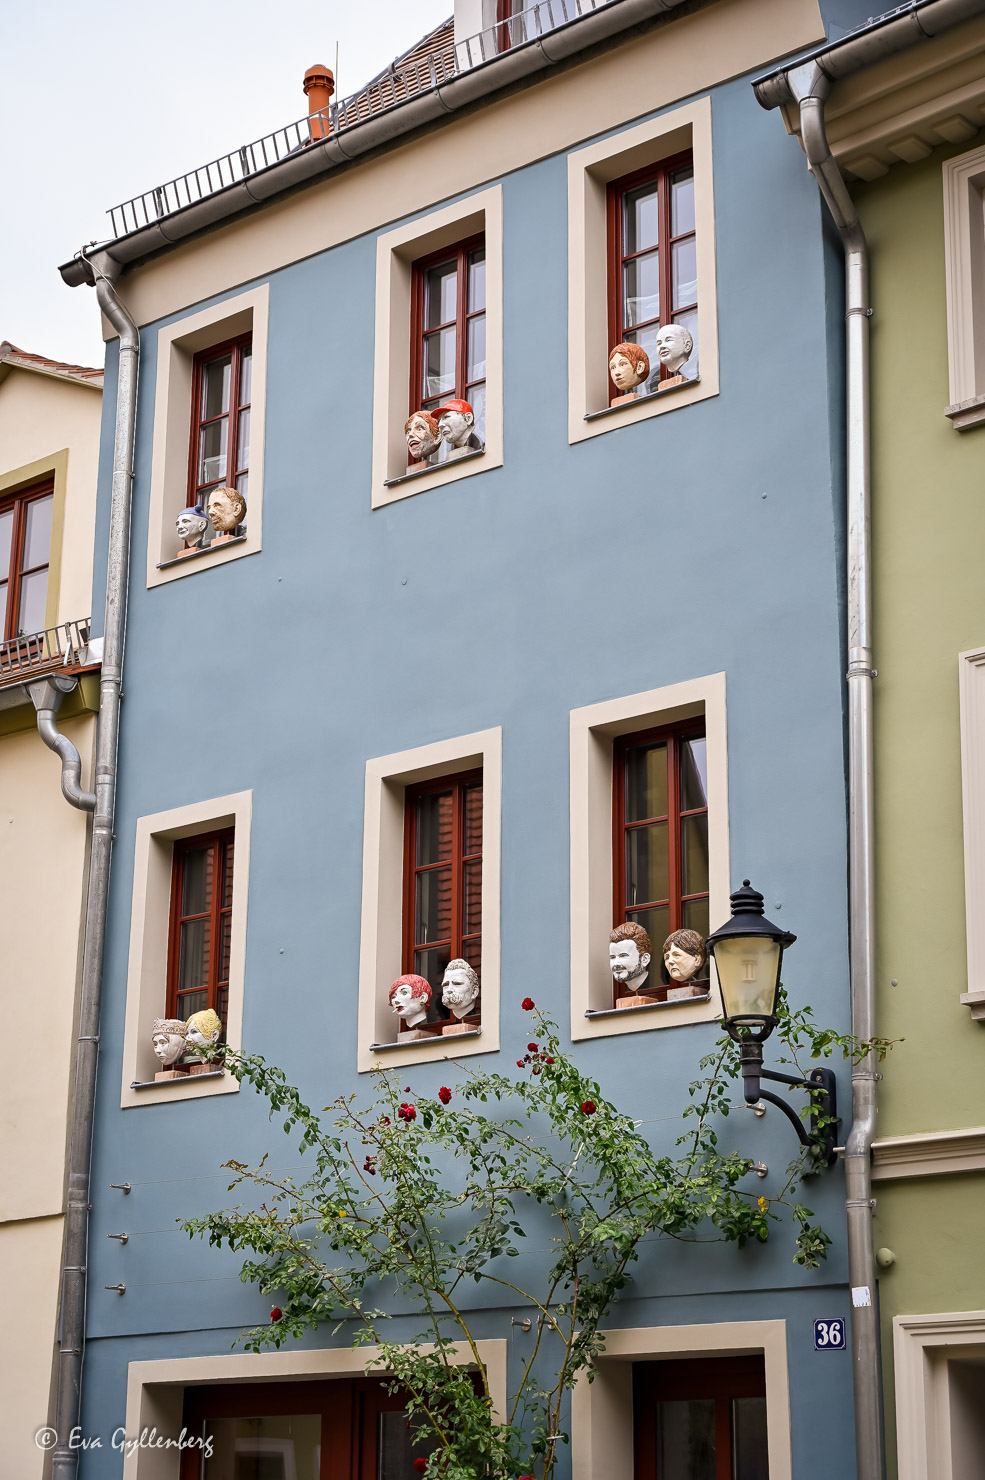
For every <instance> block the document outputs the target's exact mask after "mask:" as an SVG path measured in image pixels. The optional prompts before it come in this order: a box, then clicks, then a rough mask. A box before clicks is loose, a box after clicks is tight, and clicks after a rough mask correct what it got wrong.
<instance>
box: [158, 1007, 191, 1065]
mask: <svg viewBox="0 0 985 1480" xmlns="http://www.w3.org/2000/svg"><path fill="white" fill-rule="evenodd" d="M153 1042H154V1053H155V1054H156V1055H157V1057H158V1058H159V1059H160V1061H161V1064H162V1066H163V1067H164V1068H165V1069H169V1068H170V1067H171V1065H172V1064H173V1063H174V1062H175V1061H176V1060H177V1059H180V1058H181V1055H182V1054H183V1053H184V1051H185V1049H186V1048H187V1046H188V1045H187V1044H186V1042H185V1024H184V1023H183V1022H182V1021H181V1019H180V1018H155V1019H154V1033H153Z"/></svg>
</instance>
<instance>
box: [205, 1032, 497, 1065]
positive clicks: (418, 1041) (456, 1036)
mask: <svg viewBox="0 0 985 1480" xmlns="http://www.w3.org/2000/svg"><path fill="white" fill-rule="evenodd" d="M481 1032H482V1029H481V1028H469V1029H468V1030H467V1031H466V1032H465V1033H449V1034H447V1036H446V1035H445V1034H444V1033H435V1034H434V1036H433V1037H432V1038H415V1039H414V1040H413V1042H412V1043H401V1042H400V1040H399V1039H398V1040H397V1042H396V1043H371V1044H370V1045H369V1051H370V1053H388V1052H389V1051H390V1050H391V1049H394V1048H413V1049H418V1048H423V1049H424V1050H425V1052H426V1051H427V1050H428V1049H429V1048H430V1047H431V1045H432V1044H433V1043H447V1044H451V1043H458V1042H459V1041H460V1040H461V1039H463V1038H478V1037H479V1035H480V1034H481ZM203 1077H204V1076H203Z"/></svg>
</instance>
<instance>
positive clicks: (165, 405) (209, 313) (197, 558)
mask: <svg viewBox="0 0 985 1480" xmlns="http://www.w3.org/2000/svg"><path fill="white" fill-rule="evenodd" d="M268 301H269V289H268V285H267V284H266V283H262V284H261V285H260V286H259V287H256V288H251V289H250V290H249V291H248V292H245V293H237V294H235V295H234V297H232V298H225V299H223V301H222V302H221V303H214V304H212V305H211V306H210V307H209V308H205V309H202V310H200V312H198V313H193V314H186V315H185V316H184V317H183V318H180V319H177V320H176V321H175V322H174V323H171V324H164V325H162V326H161V328H159V329H158V331H157V380H156V385H155V392H154V435H153V443H152V451H151V479H150V512H149V519H148V530H147V586H148V589H150V588H151V587H154V586H161V585H165V584H166V583H167V582H168V581H174V580H178V579H179V578H180V577H182V576H187V575H192V574H194V573H195V572H196V571H201V570H205V569H211V568H212V567H213V566H215V565H225V563H226V561H228V560H238V559H240V558H241V557H242V556H244V555H254V554H256V553H257V551H259V550H260V548H261V540H262V534H263V447H264V421H265V411H266V395H267V320H268ZM247 332H251V333H252V336H253V385H252V397H253V399H252V403H251V413H250V491H249V498H248V505H249V507H248V512H247V524H246V537H245V538H244V539H242V540H237V541H236V542H235V543H233V544H223V545H218V546H215V547H213V548H210V549H208V550H206V551H203V553H202V554H201V555H189V556H187V557H186V558H185V559H184V560H179V561H178V563H177V564H174V565H167V566H166V568H165V569H164V570H161V569H159V566H160V565H162V564H164V563H166V562H168V561H171V560H173V559H174V557H175V556H176V555H177V553H178V550H179V548H180V543H179V541H178V540H177V537H176V535H175V531H174V521H175V518H176V517H177V515H178V513H179V512H180V510H182V509H183V508H185V507H186V506H187V502H188V457H189V438H190V435H191V423H192V380H193V371H194V362H195V356H196V355H198V354H200V353H201V352H202V350H206V349H211V348H212V347H213V346H214V345H217V344H222V343H223V342H224V341H225V340H227V339H235V338H237V337H238V336H239V335H241V334H246V333H247Z"/></svg>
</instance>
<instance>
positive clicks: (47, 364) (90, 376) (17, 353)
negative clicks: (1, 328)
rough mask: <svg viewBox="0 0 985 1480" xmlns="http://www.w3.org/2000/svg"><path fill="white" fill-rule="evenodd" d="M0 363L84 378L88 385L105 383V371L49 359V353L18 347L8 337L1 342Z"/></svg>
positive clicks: (74, 377)
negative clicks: (39, 352)
mask: <svg viewBox="0 0 985 1480" xmlns="http://www.w3.org/2000/svg"><path fill="white" fill-rule="evenodd" d="M0 364H7V365H20V366H21V367H22V368H23V369H25V370H43V371H47V372H48V374H50V375H64V376H66V377H67V378H68V379H69V380H84V381H85V382H86V383H87V384H88V385H99V386H101V385H102V383H103V372H102V371H101V370H94V369H92V368H91V367H90V366H88V365H66V364H65V363H64V361H62V360H49V359H48V357H47V355H34V354H31V352H30V350H26V349H18V348H17V346H16V344H11V343H10V341H9V340H8V339H5V340H3V342H2V343H0Z"/></svg>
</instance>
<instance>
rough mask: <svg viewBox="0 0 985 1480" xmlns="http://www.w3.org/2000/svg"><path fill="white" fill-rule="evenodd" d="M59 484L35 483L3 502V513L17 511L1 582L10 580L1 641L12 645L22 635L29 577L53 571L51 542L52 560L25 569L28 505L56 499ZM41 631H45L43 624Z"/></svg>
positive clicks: (26, 635)
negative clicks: (23, 595)
mask: <svg viewBox="0 0 985 1480" xmlns="http://www.w3.org/2000/svg"><path fill="white" fill-rule="evenodd" d="M54 494H55V485H54V482H53V480H51V479H48V480H46V481H45V482H44V483H35V484H34V485H33V486H32V487H30V488H22V489H21V490H20V491H19V492H18V493H14V494H11V495H10V496H9V497H7V498H2V499H0V514H5V513H7V511H8V510H12V511H13V516H14V517H13V525H12V528H11V531H10V559H9V563H8V566H7V570H6V573H3V572H0V581H4V580H5V581H6V588H7V605H6V612H5V615H4V621H3V628H2V630H0V641H3V642H10V641H11V640H12V639H13V638H15V637H17V636H18V632H17V618H18V616H19V608H20V604H21V586H22V584H23V581H24V577H25V576H32V575H36V574H37V573H38V572H39V571H42V570H45V571H50V569H51V541H50V539H49V541H48V558H47V560H45V561H44V563H43V564H42V565H35V566H31V568H30V569H24V568H23V558H24V537H25V534H26V532H27V510H28V506H29V505H30V504H33V503H37V502H38V500H39V499H43V498H51V499H54ZM36 630H37V631H41V632H43V631H44V623H42V625H41V627H40V628H37V629H36ZM21 635H22V636H24V637H30V636H31V633H29V632H25V633H23V634H21Z"/></svg>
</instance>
